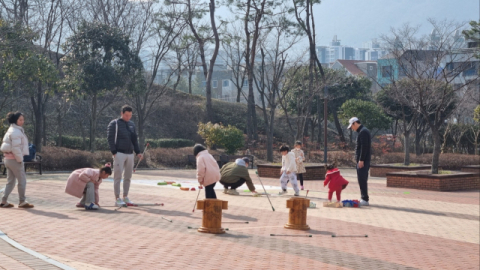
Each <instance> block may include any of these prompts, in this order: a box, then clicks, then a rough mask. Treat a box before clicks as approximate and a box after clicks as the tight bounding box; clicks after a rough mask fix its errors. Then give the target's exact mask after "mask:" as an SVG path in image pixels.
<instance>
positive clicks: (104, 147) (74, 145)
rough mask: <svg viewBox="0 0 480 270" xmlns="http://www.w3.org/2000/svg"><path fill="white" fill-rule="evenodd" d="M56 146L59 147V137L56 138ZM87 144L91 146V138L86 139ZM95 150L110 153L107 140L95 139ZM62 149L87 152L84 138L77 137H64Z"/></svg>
mask: <svg viewBox="0 0 480 270" xmlns="http://www.w3.org/2000/svg"><path fill="white" fill-rule="evenodd" d="M54 140H55V145H56V146H58V136H55V137H54ZM85 144H86V146H87V147H88V146H89V145H90V138H85ZM95 146H96V147H95V149H96V150H99V151H108V150H110V147H109V146H108V142H107V138H96V139H95ZM62 147H65V148H70V149H76V150H85V148H84V147H83V139H82V137H77V136H62Z"/></svg>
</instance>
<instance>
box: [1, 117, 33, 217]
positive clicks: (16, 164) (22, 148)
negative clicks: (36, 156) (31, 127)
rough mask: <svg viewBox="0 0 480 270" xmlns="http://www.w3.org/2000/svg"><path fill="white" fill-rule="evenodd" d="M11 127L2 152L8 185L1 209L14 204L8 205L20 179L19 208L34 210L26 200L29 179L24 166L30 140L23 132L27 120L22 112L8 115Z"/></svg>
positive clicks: (4, 138)
mask: <svg viewBox="0 0 480 270" xmlns="http://www.w3.org/2000/svg"><path fill="white" fill-rule="evenodd" d="M7 119H8V122H9V123H10V127H9V128H8V130H7V133H6V134H5V136H4V137H3V143H2V146H1V147H0V150H1V151H2V152H3V155H4V157H5V167H6V168H7V185H6V186H5V191H4V194H3V197H2V202H1V203H0V207H3V208H10V207H13V204H11V203H8V202H7V199H8V195H10V193H11V192H12V190H13V188H14V187H15V182H16V179H18V198H19V201H20V202H19V204H18V207H19V208H33V205H32V204H30V203H28V202H27V201H26V198H25V188H26V186H27V179H26V175H25V166H24V164H23V156H25V155H28V154H29V151H28V139H27V136H26V135H25V131H24V130H23V127H22V126H23V123H24V122H25V118H24V116H23V114H22V113H21V112H15V113H13V112H9V113H8V114H7Z"/></svg>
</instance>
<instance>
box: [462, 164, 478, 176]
mask: <svg viewBox="0 0 480 270" xmlns="http://www.w3.org/2000/svg"><path fill="white" fill-rule="evenodd" d="M462 172H472V173H476V174H480V165H468V166H463V167H462Z"/></svg>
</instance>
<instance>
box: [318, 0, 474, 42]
mask: <svg viewBox="0 0 480 270" xmlns="http://www.w3.org/2000/svg"><path fill="white" fill-rule="evenodd" d="M479 3H480V0H322V3H321V4H320V5H317V6H316V7H315V8H314V15H315V24H316V28H317V29H316V30H317V31H316V32H317V45H329V43H330V42H331V40H332V39H333V36H334V35H337V37H338V39H340V40H341V44H342V45H348V46H353V47H362V46H363V44H364V43H365V42H368V41H370V40H372V39H373V38H378V37H379V36H380V35H381V34H388V33H389V32H390V28H391V27H394V28H398V27H400V26H402V25H403V24H405V23H410V24H411V25H421V26H422V27H421V28H420V33H421V34H428V33H430V32H431V31H432V29H431V28H430V27H428V25H427V24H428V22H427V19H428V18H433V19H437V20H444V19H448V20H455V21H457V22H462V21H467V22H468V21H472V20H476V21H478V20H479V16H480V4H479Z"/></svg>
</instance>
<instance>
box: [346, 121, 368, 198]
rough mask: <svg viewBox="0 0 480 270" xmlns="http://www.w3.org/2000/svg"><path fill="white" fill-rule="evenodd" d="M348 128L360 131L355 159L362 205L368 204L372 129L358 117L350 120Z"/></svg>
mask: <svg viewBox="0 0 480 270" xmlns="http://www.w3.org/2000/svg"><path fill="white" fill-rule="evenodd" d="M348 123H349V125H348V128H349V129H350V128H351V129H352V130H354V131H356V132H358V136H357V143H356V146H355V161H356V163H357V178H358V185H359V186H360V192H361V194H362V199H361V200H360V205H362V206H368V205H369V202H368V199H369V198H368V185H367V182H368V171H369V170H370V160H371V156H372V151H371V145H372V138H371V135H370V131H369V130H368V129H367V128H366V127H364V126H363V125H362V124H361V123H360V120H358V118H357V117H352V118H351V119H350V120H348Z"/></svg>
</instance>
